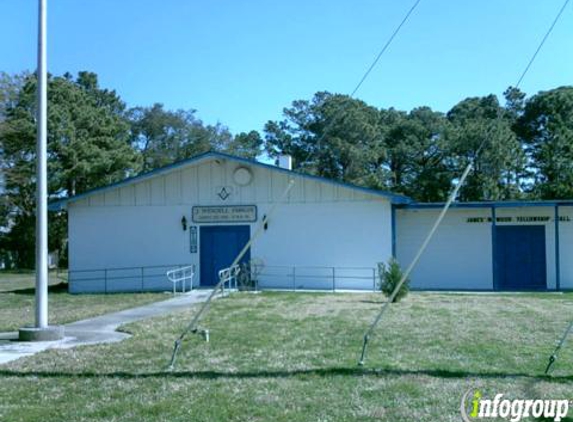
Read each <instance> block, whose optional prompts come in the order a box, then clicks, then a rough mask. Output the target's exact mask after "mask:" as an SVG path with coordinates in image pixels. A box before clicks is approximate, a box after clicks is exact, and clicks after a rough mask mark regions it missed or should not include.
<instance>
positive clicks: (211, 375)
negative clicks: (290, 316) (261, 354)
mask: <svg viewBox="0 0 573 422" xmlns="http://www.w3.org/2000/svg"><path fill="white" fill-rule="evenodd" d="M413 375H425V376H430V377H435V378H443V379H465V378H485V379H500V380H501V379H512V378H523V379H529V380H532V381H545V382H555V383H570V382H573V375H566V376H546V375H538V376H535V375H531V374H526V373H514V374H509V373H497V372H484V373H479V372H465V371H448V370H440V369H435V370H432V369H422V370H415V371H414V370H412V371H409V370H402V369H365V368H343V367H334V368H317V369H301V370H293V371H281V370H277V371H266V370H261V371H246V372H240V371H239V372H224V371H168V370H165V371H163V372H161V371H158V372H141V373H138V372H121V371H119V372H102V373H97V372H63V371H16V370H0V377H19V378H26V377H37V378H117V379H146V378H174V379H176V378H189V379H206V380H211V379H224V378H226V379H257V378H262V379H264V378H297V377H301V378H304V377H332V376H343V377H391V376H413Z"/></svg>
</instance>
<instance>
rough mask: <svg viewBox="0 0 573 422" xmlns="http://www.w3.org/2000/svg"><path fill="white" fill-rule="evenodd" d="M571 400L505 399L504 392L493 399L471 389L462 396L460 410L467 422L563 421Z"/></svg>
mask: <svg viewBox="0 0 573 422" xmlns="http://www.w3.org/2000/svg"><path fill="white" fill-rule="evenodd" d="M570 405H571V401H570V400H567V399H558V400H539V399H538V400H528V399H514V400H509V399H504V395H503V394H496V395H495V396H494V398H493V399H487V398H484V397H483V394H482V392H481V391H480V390H475V389H469V390H468V391H466V393H465V394H464V395H463V396H462V403H461V407H460V412H461V414H462V419H463V420H464V421H465V422H475V421H477V420H479V419H487V418H492V419H493V418H501V419H507V420H509V421H511V422H519V421H521V420H522V419H524V418H529V417H533V418H543V419H544V420H554V421H555V422H559V421H561V420H562V419H563V418H565V417H566V416H567V414H568V413H569V407H570Z"/></svg>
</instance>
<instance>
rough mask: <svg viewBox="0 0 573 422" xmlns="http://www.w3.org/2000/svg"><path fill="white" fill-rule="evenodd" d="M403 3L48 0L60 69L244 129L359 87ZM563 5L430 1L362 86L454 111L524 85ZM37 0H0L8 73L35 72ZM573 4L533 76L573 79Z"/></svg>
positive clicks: (131, 100)
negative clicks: (318, 97) (92, 75)
mask: <svg viewBox="0 0 573 422" xmlns="http://www.w3.org/2000/svg"><path fill="white" fill-rule="evenodd" d="M412 4H413V1H409V0H408V1H406V0H402V1H398V0H359V1H350V0H346V1H342V0H328V1H326V0H315V1H311V0H306V1H304V0H288V1H281V2H278V1H269V0H266V1H264V0H243V1H238V0H234V1H233V0H187V1H184V0H161V1H159V0H137V1H136V0H91V1H87V0H49V4H48V8H49V9H48V10H49V11H48V25H49V28H48V41H49V49H48V67H49V70H50V72H51V73H53V74H58V75H59V74H62V73H64V72H66V71H70V72H74V73H75V72H77V71H80V70H90V71H93V72H96V73H97V74H98V75H99V77H100V83H101V85H102V86H104V87H106V88H112V89H115V90H116V91H117V92H118V93H119V94H120V96H121V97H122V98H123V99H124V100H125V101H126V102H127V104H128V106H136V105H151V104H152V103H154V102H161V103H164V104H165V105H166V107H167V108H171V109H177V108H183V109H189V108H193V109H197V110H198V113H197V116H198V117H199V118H201V119H202V120H204V121H205V122H207V123H216V122H217V121H219V122H221V123H223V124H225V125H227V126H228V127H229V128H230V129H231V131H233V132H234V133H236V132H240V131H248V130H251V129H255V130H261V129H262V127H263V125H264V124H265V122H266V121H267V120H276V119H280V118H281V113H282V109H283V107H285V106H288V105H289V104H290V103H291V102H292V101H293V100H295V99H309V98H311V96H312V95H313V94H314V93H315V92H316V91H320V90H328V91H331V92H339V93H350V92H351V91H352V90H353V88H354V87H355V85H356V84H357V83H358V81H359V80H360V78H361V76H362V75H363V73H364V72H365V70H366V69H367V68H368V66H369V65H370V63H371V62H372V60H373V59H374V57H375V56H376V54H377V53H378V51H379V50H380V48H381V46H382V45H383V44H384V43H385V41H386V40H387V38H388V37H389V36H390V34H391V33H392V31H393V30H394V28H395V27H396V25H397V24H398V23H399V22H400V20H401V19H402V18H403V16H404V14H405V13H406V12H407V10H408V9H409V8H410V7H411V5H412ZM562 4H563V0H544V1H538V0H463V1H460V0H422V1H421V3H420V5H419V6H418V8H417V9H416V11H415V12H414V14H413V15H412V16H411V18H410V20H409V21H408V22H407V24H406V25H405V26H404V27H403V29H402V31H401V32H400V34H399V35H398V37H397V38H396V39H395V41H394V43H393V44H392V45H391V47H390V49H389V50H388V51H387V53H386V54H385V55H384V56H383V57H382V59H381V61H380V62H379V64H378V66H377V67H376V68H375V69H374V71H373V72H372V73H371V75H370V77H369V78H368V80H367V81H366V83H365V84H364V85H363V86H362V88H361V89H360V91H359V92H358V93H357V95H356V96H357V97H358V98H360V99H363V100H365V101H366V102H368V103H369V104H371V105H374V106H376V107H390V106H393V107H396V108H399V109H406V110H409V109H411V108H413V107H416V106H419V105H429V106H431V107H432V108H434V109H436V110H440V111H447V110H448V109H449V108H451V107H452V106H453V105H454V104H456V103H457V102H458V101H460V100H462V99H463V98H466V97H469V96H478V95H487V94H489V93H495V94H498V95H500V94H501V93H502V92H503V91H504V90H505V88H507V86H509V85H513V84H515V83H516V82H517V79H518V78H519V76H520V74H521V72H522V71H523V69H524V68H525V65H526V64H527V61H528V60H529V58H530V57H531V55H532V54H533V52H534V51H535V49H536V47H537V45H538V43H539V42H540V40H541V38H542V36H543V35H544V34H545V31H546V30H547V28H548V27H549V25H550V24H551V22H552V20H553V19H554V17H555V15H556V13H557V11H558V10H559V9H560V7H561V5H562ZM36 22H37V1H36V0H0V70H2V71H6V72H10V73H14V72H20V71H22V70H33V69H34V68H35V61H36ZM572 42H573V3H572V4H570V5H569V6H568V7H567V9H566V10H565V12H564V14H563V15H562V17H561V20H560V21H559V23H558V24H557V26H556V27H555V29H554V31H553V33H552V35H551V37H550V38H549V40H548V41H547V43H546V45H545V47H544V48H543V50H542V51H541V53H540V55H539V56H538V58H537V60H536V62H535V64H534V65H533V67H532V68H531V70H530V72H529V73H528V75H527V77H526V79H525V80H524V81H523V83H522V89H523V90H525V91H526V92H527V93H528V94H534V93H536V92H537V91H539V90H546V89H550V88H554V87H557V86H561V85H567V84H571V83H572V80H573V79H572V77H573V54H572V47H573V45H572Z"/></svg>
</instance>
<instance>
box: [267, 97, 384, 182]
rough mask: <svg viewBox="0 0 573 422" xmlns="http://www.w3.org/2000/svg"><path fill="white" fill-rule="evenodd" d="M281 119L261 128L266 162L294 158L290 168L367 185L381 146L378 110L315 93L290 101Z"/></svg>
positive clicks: (346, 98) (349, 99) (381, 152)
mask: <svg viewBox="0 0 573 422" xmlns="http://www.w3.org/2000/svg"><path fill="white" fill-rule="evenodd" d="M283 113H284V116H285V119H284V120H282V121H279V122H273V121H270V122H268V123H267V124H266V125H265V148H266V151H267V153H268V154H269V155H270V156H271V157H276V156H277V155H279V154H289V155H292V156H293V159H294V166H295V168H298V169H302V170H304V171H306V172H309V173H312V174H317V175H320V176H324V177H329V178H332V179H336V180H343V181H346V182H353V183H358V184H362V185H370V184H373V183H375V182H376V181H375V180H374V179H372V177H371V176H372V172H375V171H376V168H377V167H378V164H379V161H380V160H379V158H380V155H381V154H383V151H382V150H381V149H383V142H382V138H381V136H380V133H379V125H378V119H379V115H378V110H376V109H375V108H374V107H371V106H368V105H367V104H366V103H364V102H363V101H360V100H355V99H352V98H350V97H348V96H345V95H338V94H330V93H328V92H319V93H317V94H315V96H314V97H313V99H312V100H311V101H306V100H299V101H294V102H293V103H292V106H291V107H290V108H285V109H284V110H283Z"/></svg>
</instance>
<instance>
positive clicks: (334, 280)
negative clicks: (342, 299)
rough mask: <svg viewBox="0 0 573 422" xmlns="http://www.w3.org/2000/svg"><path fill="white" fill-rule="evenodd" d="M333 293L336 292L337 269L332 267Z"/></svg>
mask: <svg viewBox="0 0 573 422" xmlns="http://www.w3.org/2000/svg"><path fill="white" fill-rule="evenodd" d="M332 291H333V292H335V291H336V268H335V267H332Z"/></svg>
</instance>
